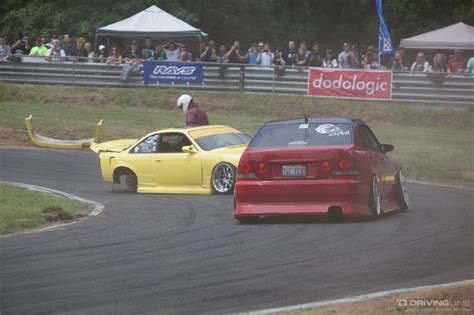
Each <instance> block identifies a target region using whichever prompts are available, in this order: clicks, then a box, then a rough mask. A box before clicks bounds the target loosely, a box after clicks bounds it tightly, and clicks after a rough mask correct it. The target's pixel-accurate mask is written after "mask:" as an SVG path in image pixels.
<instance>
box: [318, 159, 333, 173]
mask: <svg viewBox="0 0 474 315" xmlns="http://www.w3.org/2000/svg"><path fill="white" fill-rule="evenodd" d="M321 168H322V169H323V171H330V170H331V168H332V166H331V162H329V161H322V162H321Z"/></svg>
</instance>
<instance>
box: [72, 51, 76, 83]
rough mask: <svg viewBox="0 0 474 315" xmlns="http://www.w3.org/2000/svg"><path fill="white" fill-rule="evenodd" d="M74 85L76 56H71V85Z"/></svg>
mask: <svg viewBox="0 0 474 315" xmlns="http://www.w3.org/2000/svg"><path fill="white" fill-rule="evenodd" d="M75 85H76V58H72V86H75Z"/></svg>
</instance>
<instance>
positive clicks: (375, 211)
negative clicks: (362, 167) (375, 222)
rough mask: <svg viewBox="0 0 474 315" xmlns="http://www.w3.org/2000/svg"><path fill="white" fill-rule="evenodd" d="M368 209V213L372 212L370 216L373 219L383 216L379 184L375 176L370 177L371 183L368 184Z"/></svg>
mask: <svg viewBox="0 0 474 315" xmlns="http://www.w3.org/2000/svg"><path fill="white" fill-rule="evenodd" d="M369 208H370V211H372V216H373V217H374V218H378V217H380V216H381V215H382V214H383V212H382V207H381V204H380V193H379V184H378V182H377V177H375V176H374V177H372V182H371V184H370V196H369Z"/></svg>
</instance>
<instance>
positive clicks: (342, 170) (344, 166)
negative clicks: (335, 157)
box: [332, 159, 359, 176]
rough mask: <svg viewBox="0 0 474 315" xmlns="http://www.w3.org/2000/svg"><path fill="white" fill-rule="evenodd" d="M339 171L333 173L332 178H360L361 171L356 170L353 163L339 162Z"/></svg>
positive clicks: (347, 161) (345, 160) (343, 160)
mask: <svg viewBox="0 0 474 315" xmlns="http://www.w3.org/2000/svg"><path fill="white" fill-rule="evenodd" d="M337 166H338V169H337V170H334V171H333V172H332V176H358V175H359V171H358V170H356V169H354V165H352V162H351V161H349V160H347V159H342V160H339V162H338V163H337Z"/></svg>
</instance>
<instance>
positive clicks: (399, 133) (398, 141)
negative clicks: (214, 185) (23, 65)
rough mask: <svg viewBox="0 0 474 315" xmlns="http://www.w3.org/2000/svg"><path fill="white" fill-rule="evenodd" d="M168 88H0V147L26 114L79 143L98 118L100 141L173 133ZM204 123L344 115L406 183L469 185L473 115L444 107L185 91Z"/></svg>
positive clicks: (176, 116)
mask: <svg viewBox="0 0 474 315" xmlns="http://www.w3.org/2000/svg"><path fill="white" fill-rule="evenodd" d="M182 93H184V92H183V91H179V90H175V89H156V88H153V89H97V88H73V87H57V86H30V85H7V84H3V85H0V95H1V96H2V97H1V99H0V145H1V144H4V145H7V144H20V145H22V144H29V141H28V136H27V134H26V130H25V129H24V127H23V119H24V118H25V117H27V116H28V115H30V114H33V117H34V126H35V128H36V129H37V130H38V131H40V133H41V134H44V135H46V136H50V137H55V138H65V139H79V138H85V137H90V136H92V132H93V126H94V124H95V123H96V122H97V121H98V120H99V119H101V118H103V119H104V125H103V140H104V141H105V140H111V139H119V138H133V137H140V136H142V135H144V134H145V133H147V132H150V131H153V130H158V129H162V128H167V127H173V126H179V125H182V124H183V122H184V115H183V113H182V112H179V111H177V110H176V105H175V104H176V99H177V97H178V96H179V95H180V94H182ZM190 93H191V94H192V95H193V96H194V97H195V99H196V101H197V102H198V103H199V104H201V106H202V107H203V108H204V109H205V110H206V111H207V112H208V114H209V118H210V121H211V123H213V124H226V125H231V126H233V127H235V128H238V129H240V130H242V131H244V132H246V133H248V134H250V135H253V134H255V132H256V131H257V130H258V128H259V127H260V126H261V124H262V123H263V122H265V121H268V120H273V119H287V118H295V117H298V118H300V117H301V116H302V114H301V110H300V104H301V105H302V106H303V107H304V109H305V111H306V113H307V114H308V116H312V117H317V116H351V117H357V118H361V119H363V120H365V121H366V122H367V123H368V124H369V125H370V126H371V127H372V128H373V129H374V131H375V133H376V134H377V136H378V137H379V140H380V141H381V142H383V143H391V144H394V145H395V151H394V152H393V153H391V156H393V157H394V158H395V159H397V160H398V161H399V162H400V163H401V165H402V166H403V168H404V170H405V172H406V173H407V174H408V177H409V178H412V179H417V180H426V181H432V182H442V183H450V184H461V185H466V186H474V154H473V153H474V152H473V147H474V137H473V135H474V133H473V132H474V124H473V122H474V112H472V111H467V110H461V109H457V108H450V107H443V108H441V107H428V106H420V105H410V104H397V103H366V102H360V101H347V100H331V99H318V98H309V97H303V96H282V95H263V94H240V93H204V92H190Z"/></svg>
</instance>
